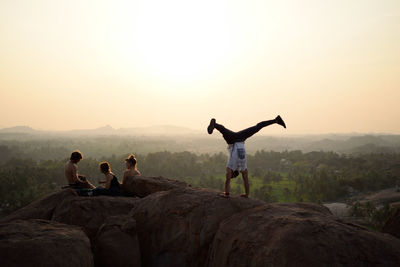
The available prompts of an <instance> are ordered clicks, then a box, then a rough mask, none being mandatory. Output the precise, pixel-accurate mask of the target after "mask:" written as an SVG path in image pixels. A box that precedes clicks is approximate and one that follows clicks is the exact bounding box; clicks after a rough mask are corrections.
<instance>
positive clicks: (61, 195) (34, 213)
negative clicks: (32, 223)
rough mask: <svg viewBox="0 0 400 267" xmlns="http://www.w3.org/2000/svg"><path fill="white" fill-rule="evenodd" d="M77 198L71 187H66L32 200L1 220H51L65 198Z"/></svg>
mask: <svg viewBox="0 0 400 267" xmlns="http://www.w3.org/2000/svg"><path fill="white" fill-rule="evenodd" d="M71 198H75V195H74V194H73V193H72V191H71V189H64V190H60V191H57V192H54V193H52V194H50V195H47V196H45V197H43V198H41V199H39V200H37V201H34V202H32V203H31V204H29V205H28V206H25V207H23V208H21V209H19V210H17V211H15V212H13V213H11V214H10V215H8V216H6V217H4V218H2V219H1V220H0V222H10V221H13V220H25V219H43V220H50V219H51V217H52V216H53V212H54V210H55V208H56V207H57V205H59V204H60V203H61V202H62V201H63V200H66V199H71Z"/></svg>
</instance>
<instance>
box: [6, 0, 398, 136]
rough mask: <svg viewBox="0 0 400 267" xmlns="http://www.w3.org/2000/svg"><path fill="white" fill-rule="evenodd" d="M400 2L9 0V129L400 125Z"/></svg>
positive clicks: (336, 129) (332, 129)
mask: <svg viewBox="0 0 400 267" xmlns="http://www.w3.org/2000/svg"><path fill="white" fill-rule="evenodd" d="M399 101H400V1H399V0H376V1H368V0H351V1H348V0H334V1H329V0H326V1H320V0H315V1H311V0H310V1H306V0H304V1H300V0H299V1H282V0H279V1H278V0H276V1H268V0H261V1H253V0H246V1H218V0H211V1H208V0H202V1H190V0H179V1H177V0H168V1H165V0H160V1H151V0H146V1H132V0H129V1H128V0H126V1H117V0H112V1H99V0H96V1H83V0H79V1H75V0H68V1H57V0H35V1H32V0H1V1H0V113H1V116H0V127H10V126H15V125H29V126H31V127H34V128H37V129H49V130H63V129H77V128H95V127H100V126H104V125H106V124H110V125H111V126H113V127H115V128H119V127H137V126H150V125H159V124H172V125H178V126H185V127H189V128H193V129H203V128H205V127H206V126H207V124H208V121H209V119H210V117H215V118H216V119H217V122H218V121H219V122H223V123H224V124H225V125H226V126H227V127H229V128H231V129H232V130H239V129H241V128H244V127H247V126H250V125H252V124H254V123H257V122H258V121H261V120H265V119H270V118H274V117H275V116H276V115H277V114H281V116H282V117H283V118H284V119H285V120H286V123H287V125H288V130H286V131H285V132H284V131H283V130H282V129H281V128H280V127H277V126H273V127H270V129H266V130H264V131H263V133H264V134H270V133H274V134H276V133H295V134H297V133H302V134H307V133H343V132H345V133H348V132H389V133H400V105H399V104H398V103H397V102H399Z"/></svg>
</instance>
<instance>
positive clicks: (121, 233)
mask: <svg viewBox="0 0 400 267" xmlns="http://www.w3.org/2000/svg"><path fill="white" fill-rule="evenodd" d="M94 251H95V252H94V256H95V263H96V266H97V267H103V266H104V267H108V266H113V267H129V266H131V267H135V266H137V267H140V264H141V262H140V249H139V241H138V238H137V233H136V221H135V220H134V219H133V218H132V217H130V216H127V215H122V216H112V217H108V218H107V219H106V220H105V222H104V224H103V225H102V226H101V227H100V229H99V231H98V233H97V236H96V242H95V250H94Z"/></svg>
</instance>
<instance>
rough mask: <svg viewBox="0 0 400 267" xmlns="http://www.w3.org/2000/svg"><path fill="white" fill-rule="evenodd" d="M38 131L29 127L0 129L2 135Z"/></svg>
mask: <svg viewBox="0 0 400 267" xmlns="http://www.w3.org/2000/svg"><path fill="white" fill-rule="evenodd" d="M35 132H36V130H34V129H32V128H31V127H29V126H15V127H10V128H3V129H0V133H35Z"/></svg>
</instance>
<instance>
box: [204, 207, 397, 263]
mask: <svg viewBox="0 0 400 267" xmlns="http://www.w3.org/2000/svg"><path fill="white" fill-rule="evenodd" d="M399 263H400V240H398V239H396V238H394V237H392V236H390V235H387V234H382V233H376V232H372V231H369V230H367V229H366V228H363V227H360V226H357V225H354V224H351V223H347V222H344V221H342V220H340V219H339V218H337V217H334V216H332V215H331V214H330V212H329V211H327V210H326V208H323V207H321V206H319V205H315V204H301V203H297V204H266V205H264V206H260V207H256V208H253V209H248V210H245V211H243V212H241V213H237V214H234V215H233V216H231V217H230V218H227V219H226V220H224V221H223V222H222V223H221V225H220V228H219V230H218V233H217V234H216V236H215V238H214V242H213V245H212V251H211V252H210V255H209V259H208V266H210V267H211V266H218V267H220V266H230V267H235V266H399Z"/></svg>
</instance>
